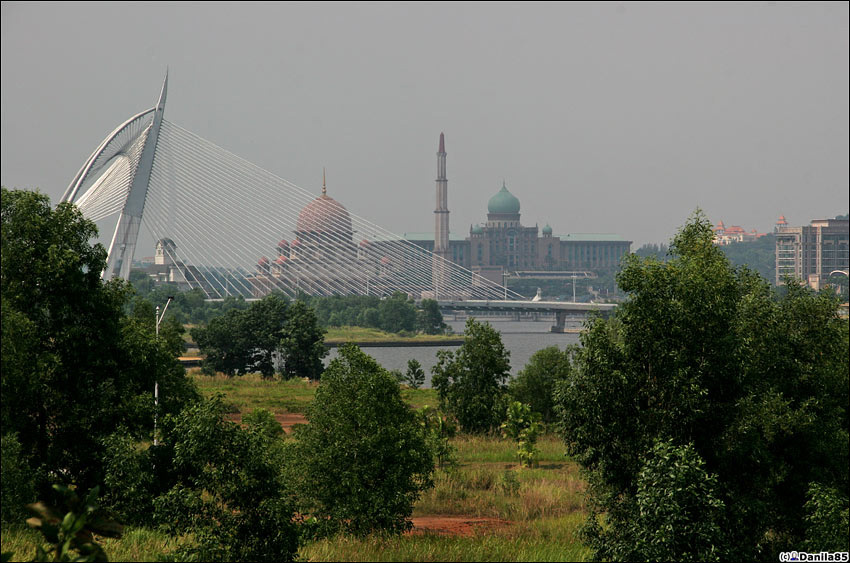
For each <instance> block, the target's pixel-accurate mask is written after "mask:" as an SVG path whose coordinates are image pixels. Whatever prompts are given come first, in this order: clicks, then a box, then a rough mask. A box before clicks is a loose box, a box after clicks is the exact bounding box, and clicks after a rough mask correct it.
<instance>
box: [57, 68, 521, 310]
mask: <svg viewBox="0 0 850 563" xmlns="http://www.w3.org/2000/svg"><path fill="white" fill-rule="evenodd" d="M167 86H168V76H167V75H166V78H165V82H164V83H163V86H162V91H161V93H160V97H159V101H158V102H157V104H156V106H154V107H153V108H151V109H148V110H145V111H143V112H141V113H138V114H136V115H134V116H133V117H131V118H130V119H128V120H127V121H125V122H124V123H122V124H121V125H120V126H118V127H117V128H116V129H115V130H114V131H113V132H112V133H110V134H109V135H108V136H107V137H106V139H105V140H104V141H103V142H102V143H101V144H100V145H99V146H98V147H97V149H96V150H95V151H94V152H93V153H92V155H91V156H90V157H89V158H88V160H86V162H85V163H84V164H83V166H82V168H81V169H80V171H79V172H78V173H77V175H76V176H75V177H74V180H73V181H72V182H71V184H70V186H69V187H68V189H67V190H66V192H65V195H64V196H63V198H62V201H67V202H71V203H75V204H76V205H77V206H78V207H79V208H80V210H81V211H82V213H83V215H84V216H86V217H87V218H89V219H91V220H93V221H106V220H107V219H109V220H110V221H111V220H112V219H113V218H117V219H116V221H115V231H114V234H113V237H112V241H111V243H110V246H109V254H108V259H107V267H106V269H105V270H104V272H103V277H104V278H105V279H109V278H112V277H120V278H123V279H129V274H130V266H131V265H132V262H133V256H134V252H135V247H136V242H137V239H138V236H139V228H140V226H141V225H144V227H145V229H147V230H148V231H150V234H151V235H152V236H153V238H154V240H157V241H158V243H157V244H158V251H159V252H161V256H160V257H159V258H160V260H159V261H158V264H159V262H162V263H161V264H159V266H160V269H161V270H162V271H161V272H159V274H160V275H161V276H162V275H164V276H166V278H167V279H168V280H169V281H174V282H177V283H179V284H182V285H183V286H184V287H185V286H189V287H193V288H200V289H202V290H203V291H204V293H205V294H206V295H207V297H209V298H223V297H226V296H228V295H242V296H245V297H261V296H263V295H266V294H268V293H270V292H272V291H280V292H283V293H285V294H287V295H288V296H290V297H296V296H297V295H298V294H299V293H302V292H303V293H307V294H310V295H387V294H389V293H392V292H393V291H402V292H404V293H408V294H410V295H412V296H414V297H416V298H421V297H432V298H435V299H440V300H445V299H452V300H463V299H506V298H507V299H522V296H520V295H519V294H517V293H515V292H513V291H510V290H507V289H506V288H504V287H503V286H501V285H499V284H497V283H495V282H492V281H490V280H488V279H486V278H483V277H481V276H480V275H478V274H476V273H474V272H472V271H470V270H468V269H465V268H463V267H461V266H458V265H457V264H454V263H453V262H451V261H449V260H446V259H445V258H443V257H440V256H437V255H435V254H434V253H432V252H430V251H427V250H425V249H423V248H421V247H419V246H417V245H414V244H413V243H411V242H409V241H407V240H405V239H404V238H402V237H400V236H398V235H395V234H393V233H391V232H390V231H388V230H386V229H383V228H382V227H380V226H378V225H375V224H374V223H372V222H370V221H368V220H366V219H364V218H362V217H360V216H357V215H355V214H353V213H350V212H349V211H348V210H347V209H345V207H344V206H343V204H342V203H340V202H338V201H337V200H336V199H334V198H332V197H330V196H329V195H328V194H327V193H326V189H327V188H326V186H324V185H323V187H322V193H321V195H319V194H317V193H310V192H308V191H306V190H304V189H302V188H300V187H298V186H296V185H295V184H292V183H291V182H288V181H287V180H284V179H282V178H280V177H278V176H276V175H274V174H272V173H271V172H268V171H266V170H264V169H263V168H260V167H259V166H256V165H254V164H252V163H250V162H248V161H247V160H245V159H243V158H240V157H238V156H236V155H234V154H232V153H230V152H228V151H226V150H225V149H223V148H221V147H219V146H217V145H215V144H213V143H211V142H210V141H207V140H206V139H203V138H201V137H199V136H198V135H195V134H194V133H192V132H190V131H188V130H186V129H184V128H182V127H180V126H179V125H176V124H174V123H173V122H170V121H168V120H166V119H164V118H163V114H164V111H165V99H166V93H167ZM331 192H332V193H333V195H336V196H338V197H339V198H340V199H341V200H343V201H344V199H345V195H346V194H345V193H344V192H343V191H342V190H340V192H339V193H335V192H333V189H331ZM435 266H437V267H439V269H440V271H443V270H445V275H441V276H440V280H441V281H440V284H439V287H437V288H435V287H434V276H433V272H434V268H435Z"/></svg>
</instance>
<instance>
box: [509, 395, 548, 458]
mask: <svg viewBox="0 0 850 563" xmlns="http://www.w3.org/2000/svg"><path fill="white" fill-rule="evenodd" d="M505 419H506V420H505V422H504V423H503V424H502V434H503V435H504V436H505V437H506V438H510V439H511V440H513V441H514V442H516V443H517V457H519V463H520V465H525V466H526V467H531V466H533V465H535V464H536V461H537V454H538V452H537V448H536V447H535V445H536V444H537V438H539V437H540V434H541V432H543V424H541V423H540V413H537V412H532V410H531V407H529V406H528V405H524V404H522V403H520V402H519V401H514V402H512V403H509V404H508V408H507V411H506V414H505Z"/></svg>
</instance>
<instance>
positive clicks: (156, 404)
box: [153, 295, 174, 446]
mask: <svg viewBox="0 0 850 563" xmlns="http://www.w3.org/2000/svg"><path fill="white" fill-rule="evenodd" d="M173 299H174V296H173V295H169V296H168V301H166V302H165V307H164V308H163V309H162V314H161V315H160V314H159V305H157V306H156V313H155V318H156V342H157V344H158V343H159V323H161V322H162V318H163V317H164V316H165V311H167V310H168V305H169V304H170V303H171V301H172V300H173ZM154 375H157V374H156V373H154ZM153 405H154V410H153V445H154V446H156V445H157V440H156V418H157V415H158V414H159V381H158V380H154V382H153Z"/></svg>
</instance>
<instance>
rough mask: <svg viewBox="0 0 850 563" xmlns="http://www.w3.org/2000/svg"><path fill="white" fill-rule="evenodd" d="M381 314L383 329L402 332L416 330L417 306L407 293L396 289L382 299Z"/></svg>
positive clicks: (379, 309) (379, 307)
mask: <svg viewBox="0 0 850 563" xmlns="http://www.w3.org/2000/svg"><path fill="white" fill-rule="evenodd" d="M378 313H379V314H380V316H381V326H380V328H381V330H385V331H387V332H401V331H402V330H409V331H413V330H416V306H415V305H414V304H413V300H412V299H410V298H408V297H407V295H406V294H404V293H401V292H400V291H396V292H395V293H393V294H392V295H391V296H389V297H387V298H386V299H384V300H382V301H381V303H380V305H379V306H378Z"/></svg>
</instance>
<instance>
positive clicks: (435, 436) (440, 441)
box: [419, 406, 457, 468]
mask: <svg viewBox="0 0 850 563" xmlns="http://www.w3.org/2000/svg"><path fill="white" fill-rule="evenodd" d="M419 414H420V416H421V417H422V427H423V428H424V429H425V441H426V442H427V444H428V448H429V449H430V450H431V455H432V456H433V458H434V460H436V462H437V467H439V468H443V467H446V466H448V467H454V466H455V465H457V448H456V447H455V446H454V445H452V443H451V442H450V441H449V440H450V439H452V438H454V437H455V435H456V434H457V427H456V426H455V423H454V421H453V420H451V419H450V418H449V417H447V416H446V415H443V414H440V413H439V412H437V411H436V410H434V409H433V408H432V407H428V406H425V407H422V409H420V411H419Z"/></svg>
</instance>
